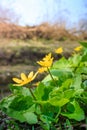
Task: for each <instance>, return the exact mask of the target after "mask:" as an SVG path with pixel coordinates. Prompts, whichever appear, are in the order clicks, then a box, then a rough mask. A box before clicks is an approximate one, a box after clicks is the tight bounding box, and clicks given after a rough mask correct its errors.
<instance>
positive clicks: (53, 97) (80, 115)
mask: <svg viewBox="0 0 87 130" xmlns="http://www.w3.org/2000/svg"><path fill="white" fill-rule="evenodd" d="M80 43H81V45H83V46H84V51H83V53H80V54H74V55H73V56H71V57H70V58H68V59H66V58H65V57H62V58H61V59H60V60H58V61H56V62H54V64H53V66H52V67H51V68H50V69H49V71H50V74H51V76H50V74H48V75H47V76H46V77H45V78H44V79H43V80H42V81H41V82H40V83H39V85H38V86H37V87H36V88H35V89H32V92H33V95H32V93H31V91H30V90H31V89H29V88H26V87H20V86H14V85H10V90H11V92H12V94H11V95H9V96H8V97H5V98H4V99H2V100H1V102H0V109H1V110H2V111H4V112H5V113H6V114H7V115H9V116H10V117H12V118H14V119H16V120H19V121H20V122H27V123H29V124H40V125H41V127H42V128H43V129H44V130H50V129H54V130H55V129H56V127H55V126H56V124H59V126H60V120H61V116H62V118H64V119H66V123H65V124H66V125H68V126H69V128H71V127H72V120H75V121H78V122H79V121H82V120H84V119H85V118H86V110H85V109H84V107H86V105H87V43H84V42H80ZM59 126H58V127H59Z"/></svg>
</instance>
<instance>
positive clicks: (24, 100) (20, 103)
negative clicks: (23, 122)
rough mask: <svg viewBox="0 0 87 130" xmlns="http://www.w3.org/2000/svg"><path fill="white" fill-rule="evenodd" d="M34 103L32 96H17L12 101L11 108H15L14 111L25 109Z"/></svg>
mask: <svg viewBox="0 0 87 130" xmlns="http://www.w3.org/2000/svg"><path fill="white" fill-rule="evenodd" d="M31 105H33V101H32V98H31V97H30V96H26V97H24V96H21V95H18V96H16V97H15V98H14V99H13V101H12V102H11V103H10V105H9V108H11V109H14V111H23V110H26V109H28V108H29V107H30V106H31Z"/></svg>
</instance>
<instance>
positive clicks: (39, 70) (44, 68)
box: [38, 67, 47, 73]
mask: <svg viewBox="0 0 87 130" xmlns="http://www.w3.org/2000/svg"><path fill="white" fill-rule="evenodd" d="M44 71H47V68H46V67H41V68H39V69H38V72H39V73H43V72H44Z"/></svg>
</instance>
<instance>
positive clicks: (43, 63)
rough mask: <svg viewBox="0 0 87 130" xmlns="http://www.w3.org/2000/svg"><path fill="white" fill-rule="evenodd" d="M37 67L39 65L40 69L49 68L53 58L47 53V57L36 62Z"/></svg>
mask: <svg viewBox="0 0 87 130" xmlns="http://www.w3.org/2000/svg"><path fill="white" fill-rule="evenodd" d="M37 63H38V64H39V65H41V66H42V67H45V68H46V67H48V68H49V67H51V65H52V63H53V57H51V53H49V54H48V55H46V56H45V57H44V58H43V59H42V61H38V62H37Z"/></svg>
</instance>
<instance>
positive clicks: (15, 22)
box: [0, 0, 87, 97]
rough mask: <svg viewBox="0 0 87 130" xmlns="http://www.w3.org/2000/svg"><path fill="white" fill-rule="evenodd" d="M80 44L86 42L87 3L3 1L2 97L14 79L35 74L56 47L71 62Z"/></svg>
mask: <svg viewBox="0 0 87 130" xmlns="http://www.w3.org/2000/svg"><path fill="white" fill-rule="evenodd" d="M80 40H84V41H87V0H36V1H35V0H26V1H25V0H9V1H8V0H0V79H1V80H0V91H1V97H3V96H4V94H8V92H9V83H13V81H12V77H14V76H16V77H20V73H21V72H24V73H26V74H28V73H29V72H30V71H32V70H33V71H36V70H37V68H38V65H37V63H36V61H37V60H40V59H41V58H42V57H43V56H44V55H45V54H47V53H49V52H53V54H54V50H55V48H57V47H60V46H62V47H63V49H64V53H63V54H64V56H65V57H66V58H68V57H69V56H70V55H71V54H72V52H73V49H74V47H76V46H78V45H79V43H78V41H80ZM54 57H55V59H56V58H60V57H61V56H60V55H59V56H56V55H55V54H54ZM40 78H41V76H40V77H38V78H37V79H36V80H37V81H38V79H40ZM42 78H43V76H42Z"/></svg>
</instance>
